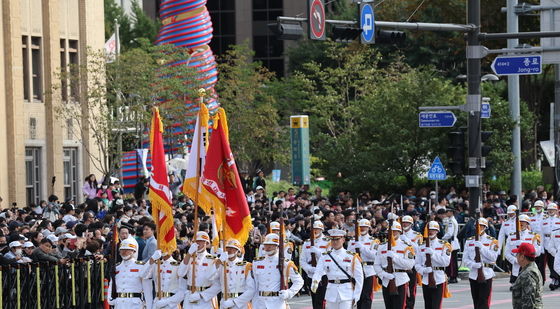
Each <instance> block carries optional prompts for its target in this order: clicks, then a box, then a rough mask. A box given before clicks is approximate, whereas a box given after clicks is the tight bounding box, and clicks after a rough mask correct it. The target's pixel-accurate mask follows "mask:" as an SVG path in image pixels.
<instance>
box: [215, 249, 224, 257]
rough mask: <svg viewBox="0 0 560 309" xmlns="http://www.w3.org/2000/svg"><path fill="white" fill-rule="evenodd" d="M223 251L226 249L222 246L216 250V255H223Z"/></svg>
mask: <svg viewBox="0 0 560 309" xmlns="http://www.w3.org/2000/svg"><path fill="white" fill-rule="evenodd" d="M222 253H224V250H223V249H222V248H218V250H216V255H217V256H220V255H222Z"/></svg>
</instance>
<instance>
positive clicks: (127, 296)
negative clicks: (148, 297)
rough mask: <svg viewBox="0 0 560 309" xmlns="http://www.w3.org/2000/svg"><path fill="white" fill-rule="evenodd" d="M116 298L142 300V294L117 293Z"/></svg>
mask: <svg viewBox="0 0 560 309" xmlns="http://www.w3.org/2000/svg"><path fill="white" fill-rule="evenodd" d="M117 297H118V298H142V293H118V294H117Z"/></svg>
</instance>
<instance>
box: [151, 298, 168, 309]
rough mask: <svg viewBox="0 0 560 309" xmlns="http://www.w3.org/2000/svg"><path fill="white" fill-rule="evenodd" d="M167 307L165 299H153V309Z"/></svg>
mask: <svg viewBox="0 0 560 309" xmlns="http://www.w3.org/2000/svg"><path fill="white" fill-rule="evenodd" d="M167 305H168V303H167V301H166V300H165V299H157V298H156V299H155V300H154V308H155V309H159V308H165V307H166V306H167Z"/></svg>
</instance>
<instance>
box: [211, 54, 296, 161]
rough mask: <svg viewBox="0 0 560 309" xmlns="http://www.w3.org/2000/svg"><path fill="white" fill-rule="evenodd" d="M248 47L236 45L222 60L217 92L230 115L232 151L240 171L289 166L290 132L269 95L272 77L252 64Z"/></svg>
mask: <svg viewBox="0 0 560 309" xmlns="http://www.w3.org/2000/svg"><path fill="white" fill-rule="evenodd" d="M252 56H253V52H252V51H251V50H250V49H249V47H248V46H247V45H246V44H244V45H236V46H233V47H232V48H231V49H229V50H228V51H227V52H226V53H225V54H224V55H223V56H222V57H221V59H220V64H219V72H220V79H219V81H218V84H217V86H216V91H217V93H219V96H220V99H219V101H220V103H221V105H222V107H223V108H224V109H225V110H226V112H227V115H228V124H229V132H230V140H231V146H232V151H233V153H234V155H235V158H236V160H237V161H238V162H239V166H240V168H241V169H246V170H254V169H256V168H259V167H262V166H263V165H264V164H268V163H270V162H278V163H287V162H288V157H287V154H286V151H283V149H286V148H288V144H287V140H288V139H286V138H285V136H287V131H286V127H285V126H280V123H279V120H280V118H279V116H278V110H277V108H276V107H275V99H274V97H273V96H272V95H270V94H269V93H268V90H267V88H268V85H269V84H270V83H271V81H272V79H273V76H274V75H273V74H272V73H270V72H269V71H267V70H266V69H265V68H264V67H263V66H262V64H261V63H258V62H252V61H251V57H252Z"/></svg>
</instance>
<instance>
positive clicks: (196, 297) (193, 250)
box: [179, 232, 219, 309]
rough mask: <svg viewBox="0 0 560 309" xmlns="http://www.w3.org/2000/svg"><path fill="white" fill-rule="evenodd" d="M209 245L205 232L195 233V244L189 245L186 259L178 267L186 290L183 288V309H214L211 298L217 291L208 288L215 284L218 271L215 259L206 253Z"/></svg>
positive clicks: (208, 238)
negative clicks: (184, 279) (184, 281)
mask: <svg viewBox="0 0 560 309" xmlns="http://www.w3.org/2000/svg"><path fill="white" fill-rule="evenodd" d="M209 244H210V237H209V236H208V234H207V233H206V232H198V233H196V238H195V243H193V244H192V245H191V247H190V248H189V251H188V255H187V257H186V258H185V259H184V260H183V263H181V265H180V266H179V277H181V278H185V276H186V288H185V287H183V289H184V291H185V298H184V301H183V308H200V309H208V308H214V305H213V298H214V297H215V296H216V295H217V291H216V289H211V288H210V287H211V286H212V284H217V283H216V281H217V280H216V279H217V278H218V269H217V267H216V263H217V259H216V257H215V256H214V255H211V254H208V252H207V251H206V247H207V246H208V245H209ZM193 265H194V267H193ZM193 268H194V274H193ZM193 276H194V280H193ZM193 281H194V285H193ZM217 290H219V288H218V289H217Z"/></svg>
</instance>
